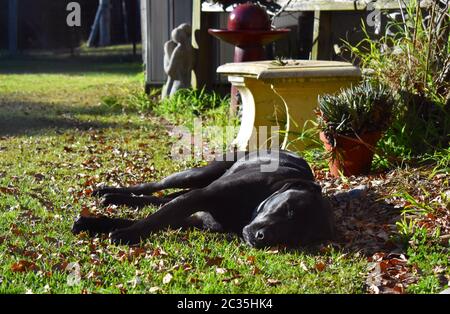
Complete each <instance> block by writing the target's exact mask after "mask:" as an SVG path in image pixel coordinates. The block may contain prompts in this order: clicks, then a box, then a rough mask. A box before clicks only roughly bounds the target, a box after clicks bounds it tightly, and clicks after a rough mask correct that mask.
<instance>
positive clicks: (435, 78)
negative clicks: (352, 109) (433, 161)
mask: <svg viewBox="0 0 450 314" xmlns="http://www.w3.org/2000/svg"><path fill="white" fill-rule="evenodd" d="M448 4H449V2H448V1H441V2H439V1H431V2H429V6H428V7H426V8H420V6H419V1H409V4H408V6H407V8H406V9H402V10H401V12H400V13H398V14H397V15H396V16H394V17H393V18H391V19H390V21H389V23H388V25H387V28H386V33H385V34H384V35H383V36H382V37H381V38H379V39H373V38H371V37H370V36H369V34H368V33H367V30H366V28H365V26H364V24H363V25H362V30H363V31H364V33H365V39H363V40H362V41H361V42H360V43H358V44H356V45H351V44H349V43H348V42H347V43H346V47H347V48H348V49H349V50H350V52H351V53H352V55H353V57H354V59H355V61H357V62H359V63H360V65H361V67H362V68H363V69H364V70H365V73H367V74H368V77H369V79H370V80H371V81H374V82H377V83H378V82H380V83H382V84H385V85H387V86H389V87H390V88H391V89H392V91H393V93H394V97H395V99H396V102H397V103H398V110H397V111H396V112H395V117H394V119H393V124H392V127H391V128H389V129H388V131H387V132H386V135H385V137H384V138H383V139H382V140H381V142H380V147H381V148H382V150H383V151H385V152H386V153H388V154H389V155H393V156H400V157H401V158H403V159H410V158H411V157H412V156H418V155H421V154H423V153H426V152H432V151H434V150H437V149H440V148H445V147H447V146H448V144H449V139H450V111H449V105H448V102H449V101H448V100H449V99H450V85H449V82H450V57H449V51H450V50H449V49H450V45H449V44H450V39H449V15H448ZM389 16H391V17H392V15H389ZM399 17H400V18H399ZM396 18H397V19H396Z"/></svg>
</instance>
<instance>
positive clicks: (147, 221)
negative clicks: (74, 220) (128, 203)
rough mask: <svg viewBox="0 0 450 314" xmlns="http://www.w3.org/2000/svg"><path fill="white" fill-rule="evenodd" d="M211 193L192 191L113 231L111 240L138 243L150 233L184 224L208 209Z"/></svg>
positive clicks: (117, 242) (202, 190) (199, 190)
mask: <svg viewBox="0 0 450 314" xmlns="http://www.w3.org/2000/svg"><path fill="white" fill-rule="evenodd" d="M208 195H209V193H207V192H206V191H205V190H204V189H198V190H193V191H190V192H188V193H186V194H184V195H181V196H179V197H177V198H175V199H174V200H172V201H171V202H169V203H167V204H166V205H164V206H163V207H161V209H160V210H158V211H157V212H155V213H154V214H151V215H149V216H148V217H147V218H144V219H141V220H138V221H137V222H136V223H134V224H133V225H131V226H130V227H128V228H124V229H119V230H116V231H114V232H112V233H111V241H112V242H113V243H116V244H119V243H122V244H136V243H139V242H140V241H141V240H143V239H146V238H147V237H148V236H149V235H150V233H152V232H155V231H158V230H162V229H165V228H168V227H171V226H172V227H177V226H180V225H182V223H183V221H184V220H185V219H186V218H187V217H189V216H191V215H192V214H193V213H195V212H197V211H202V210H207V207H208V205H207V204H209V203H211V202H209V201H208V199H209V196H208Z"/></svg>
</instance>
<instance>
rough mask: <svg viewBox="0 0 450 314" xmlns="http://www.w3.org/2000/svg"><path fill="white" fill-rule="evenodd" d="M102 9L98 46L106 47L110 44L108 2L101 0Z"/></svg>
mask: <svg viewBox="0 0 450 314" xmlns="http://www.w3.org/2000/svg"><path fill="white" fill-rule="evenodd" d="M100 5H101V6H102V7H103V9H102V14H101V15H100V40H99V46H108V45H110V44H111V5H110V1H109V0H101V1H100Z"/></svg>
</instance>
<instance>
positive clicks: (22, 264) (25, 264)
mask: <svg viewBox="0 0 450 314" xmlns="http://www.w3.org/2000/svg"><path fill="white" fill-rule="evenodd" d="M36 269H37V266H36V264H35V263H33V262H30V261H27V260H20V261H18V262H16V263H14V264H12V265H11V271H13V272H18V273H23V272H27V271H33V270H36Z"/></svg>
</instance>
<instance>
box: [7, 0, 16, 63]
mask: <svg viewBox="0 0 450 314" xmlns="http://www.w3.org/2000/svg"><path fill="white" fill-rule="evenodd" d="M8 12H9V14H8V48H9V52H10V53H11V54H16V53H17V26H18V25H17V21H18V17H17V0H9V3H8Z"/></svg>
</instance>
